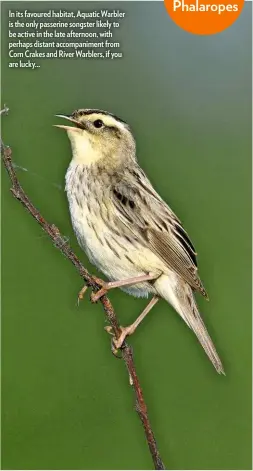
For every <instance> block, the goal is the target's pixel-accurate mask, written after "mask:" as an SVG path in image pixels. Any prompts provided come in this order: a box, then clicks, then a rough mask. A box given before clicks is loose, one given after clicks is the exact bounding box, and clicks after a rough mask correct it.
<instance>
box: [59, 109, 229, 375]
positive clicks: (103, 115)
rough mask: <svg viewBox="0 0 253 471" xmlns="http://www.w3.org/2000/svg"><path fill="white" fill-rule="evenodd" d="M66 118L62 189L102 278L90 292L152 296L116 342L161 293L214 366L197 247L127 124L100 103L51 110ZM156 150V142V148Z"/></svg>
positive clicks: (120, 342)
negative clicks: (144, 164)
mask: <svg viewBox="0 0 253 471" xmlns="http://www.w3.org/2000/svg"><path fill="white" fill-rule="evenodd" d="M55 116H56V117H58V118H62V119H65V120H67V121H68V123H67V124H56V125H55V126H56V127H58V128H61V129H63V130H65V131H66V132H67V136H68V138H69V141H70V147H71V151H72V159H71V162H70V164H69V167H68V169H67V172H66V176H65V190H66V193H67V199H68V204H69V211H70V217H71V221H72V226H73V230H74V232H75V235H76V238H77V240H78V243H79V245H80V246H81V248H82V249H83V251H84V252H85V253H86V255H87V256H88V258H89V260H90V262H91V263H92V264H93V265H95V266H96V267H97V268H98V269H99V270H100V271H101V272H102V273H103V274H104V275H105V276H106V278H107V280H108V281H106V282H104V284H103V286H102V288H101V289H100V290H99V291H98V292H97V293H93V301H97V300H98V299H99V298H100V297H101V296H102V295H104V294H106V293H107V292H108V291H109V290H110V289H113V288H121V289H122V290H123V291H125V292H126V293H128V294H130V295H133V296H135V297H143V298H148V297H149V296H150V295H151V296H152V298H151V300H150V301H149V303H148V304H147V306H146V308H145V309H144V311H143V312H142V313H141V314H140V315H139V316H138V318H137V319H136V320H135V322H134V323H132V324H131V325H130V326H128V327H121V335H120V336H119V338H118V339H114V344H115V347H116V348H117V349H119V348H121V347H122V345H123V343H124V341H125V338H126V337H127V336H128V335H131V334H133V332H134V331H135V330H136V328H137V326H138V325H139V324H140V323H141V322H142V320H143V319H144V318H145V317H146V315H147V314H148V313H149V312H150V310H151V309H152V308H153V307H154V306H155V305H156V304H157V302H158V301H159V300H161V299H164V300H165V301H167V303H169V304H170V305H171V306H172V307H173V308H174V310H175V311H176V312H177V313H178V314H179V316H180V317H181V318H182V319H183V320H184V322H185V323H186V324H187V325H188V327H189V328H190V329H191V330H192V331H193V332H194V334H195V335H196V337H197V339H198V341H199V343H200V344H201V345H202V347H203V349H204V351H205V352H206V354H207V356H208V358H209V359H210V361H211V362H212V364H213V366H214V367H215V369H216V371H217V372H218V373H219V374H221V373H222V374H225V372H224V368H223V365H222V362H221V360H220V357H219V355H218V353H217V351H216V348H215V346H214V344H213V342H212V340H211V337H210V336H209V334H208V331H207V329H206V327H205V324H204V322H203V320H202V318H201V315H200V313H199V309H198V306H197V303H196V300H195V293H196V292H199V293H201V294H202V295H203V296H204V298H206V299H208V295H207V292H206V290H205V288H204V285H203V284H202V281H201V279H200V277H199V274H198V264H197V253H196V251H195V248H194V246H193V244H192V242H191V240H190V238H189V236H188V234H187V232H186V231H185V229H184V228H183V226H182V223H181V221H180V220H179V219H178V217H177V216H176V215H175V213H174V212H173V211H172V209H171V208H170V207H169V206H168V205H167V203H166V202H165V201H164V200H163V199H162V198H161V197H160V195H159V194H158V193H157V192H156V190H155V189H154V187H153V185H152V183H151V181H150V180H149V178H148V177H147V176H146V174H145V172H144V170H143V169H142V168H141V166H140V165H139V163H138V161H137V155H136V141H135V138H134V135H133V133H132V131H131V128H130V126H129V124H128V123H127V122H126V121H124V120H122V119H121V118H119V117H117V116H116V115H115V114H113V113H110V112H108V111H104V110H100V109H88V108H87V109H86V108H83V109H77V110H75V111H74V112H73V113H71V114H70V115H62V114H59V115H55ZM154 152H155V149H154Z"/></svg>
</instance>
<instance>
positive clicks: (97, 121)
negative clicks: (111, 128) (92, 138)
mask: <svg viewBox="0 0 253 471" xmlns="http://www.w3.org/2000/svg"><path fill="white" fill-rule="evenodd" d="M93 124H94V126H95V128H102V126H103V124H104V123H103V121H102V120H101V119H96V121H94V123H93Z"/></svg>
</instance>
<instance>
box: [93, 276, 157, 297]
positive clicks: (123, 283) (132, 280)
mask: <svg viewBox="0 0 253 471" xmlns="http://www.w3.org/2000/svg"><path fill="white" fill-rule="evenodd" d="M159 276H160V275H159ZM156 278H157V275H153V274H152V273H149V274H148V275H141V276H136V277H134V278H126V279H125V280H120V281H109V282H108V283H104V286H103V288H101V289H100V290H99V291H97V293H92V294H91V300H92V302H93V303H95V302H96V301H98V300H99V299H100V298H101V296H104V294H106V293H107V291H109V289H112V288H120V287H122V286H129V285H135V284H137V283H142V282H143V281H151V280H155V279H156Z"/></svg>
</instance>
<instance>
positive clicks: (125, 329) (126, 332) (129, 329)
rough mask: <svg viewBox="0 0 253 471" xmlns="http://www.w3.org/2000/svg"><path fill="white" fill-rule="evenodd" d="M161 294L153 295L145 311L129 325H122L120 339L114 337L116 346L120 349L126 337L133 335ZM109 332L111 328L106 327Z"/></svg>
mask: <svg viewBox="0 0 253 471" xmlns="http://www.w3.org/2000/svg"><path fill="white" fill-rule="evenodd" d="M159 299H160V298H159V296H156V295H155V296H153V298H152V299H151V301H150V302H149V303H148V305H147V306H146V307H145V309H144V311H142V313H141V314H140V315H139V317H137V319H136V321H135V322H134V323H133V324H131V325H129V326H128V327H121V334H120V336H119V338H118V339H116V338H113V343H114V345H115V347H116V349H119V348H121V347H122V344H123V342H124V340H125V338H126V337H127V336H128V335H132V334H133V333H134V331H135V330H136V329H137V327H138V325H139V324H140V323H141V322H142V321H143V319H144V317H146V315H147V314H148V313H149V311H151V309H152V307H153V306H155V304H156V303H157V302H158V301H159ZM106 330H107V332H109V333H110V330H111V329H110V328H106Z"/></svg>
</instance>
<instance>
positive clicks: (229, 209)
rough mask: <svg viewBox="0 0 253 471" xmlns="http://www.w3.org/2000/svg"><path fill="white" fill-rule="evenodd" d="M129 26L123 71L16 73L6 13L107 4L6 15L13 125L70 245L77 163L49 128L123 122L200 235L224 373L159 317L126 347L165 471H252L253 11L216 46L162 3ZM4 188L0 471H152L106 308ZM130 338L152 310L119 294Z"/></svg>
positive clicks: (5, 94)
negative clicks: (64, 120) (112, 116)
mask: <svg viewBox="0 0 253 471" xmlns="http://www.w3.org/2000/svg"><path fill="white" fill-rule="evenodd" d="M100 7H103V8H105V7H106V8H110V9H113V8H116V9H117V8H120V9H121V10H123V11H126V12H127V17H126V20H125V21H124V23H123V24H122V27H121V29H120V31H119V37H120V38H122V43H123V49H124V53H125V57H124V59H123V60H118V61H97V60H92V61H91V60H89V61H88V60H82V59H80V60H72V61H69V60H66V61H61V60H57V61H56V60H48V61H43V62H41V68H40V69H36V70H35V71H32V70H30V69H29V70H24V69H19V70H11V69H9V68H8V56H7V20H8V9H9V8H11V9H13V10H15V9H16V8H18V9H19V10H22V9H26V8H30V9H32V10H36V11H43V10H45V11H46V10H47V9H48V8H55V9H56V8H58V9H59V8H62V9H69V10H71V9H73V10H76V9H78V8H81V9H82V10H83V11H85V10H87V11H90V10H91V9H94V3H93V4H92V3H88V2H87V3H86V2H85V3H84V2H83V3H81V4H80V3H75V2H68V3H65V2H56V3H54V2H51V3H50V4H49V3H46V2H44V3H43V5H42V3H39V2H36V3H31V2H29V5H28V4H26V3H23V2H18V3H15V2H9V3H8V2H3V3H2V105H3V103H7V104H8V106H9V107H10V113H9V116H8V117H6V118H4V120H3V123H2V128H3V129H2V130H3V137H4V141H5V143H7V144H9V145H10V146H11V147H12V150H13V159H14V161H15V163H16V164H17V165H19V166H21V167H24V168H26V169H28V170H29V171H28V172H25V171H21V170H19V171H18V175H19V177H20V180H21V182H22V185H23V187H24V188H25V190H26V191H27V193H28V195H29V196H30V198H31V199H32V201H33V202H34V204H35V205H36V206H37V207H38V208H39V209H40V211H41V212H42V214H43V215H44V216H45V217H46V218H47V219H48V220H49V221H50V222H54V223H55V224H56V225H57V226H58V227H59V228H60V230H61V231H62V232H63V234H64V235H65V236H66V237H68V238H69V239H70V243H71V245H72V247H73V248H74V249H75V251H76V252H77V254H78V255H79V256H80V258H81V259H82V261H83V263H84V264H85V266H87V267H88V269H89V270H90V271H91V272H92V273H96V271H95V269H94V267H92V266H91V265H90V264H89V263H88V261H87V258H86V256H85V255H84V254H83V253H82V252H81V250H80V249H79V247H78V245H77V242H76V240H75V237H74V234H73V231H72V228H71V224H70V219H69V214H68V207H67V202H66V196H65V194H64V191H63V189H61V190H60V189H59V188H58V187H57V185H60V186H61V187H62V188H63V187H64V175H65V171H66V168H67V166H68V163H69V159H70V148H69V143H68V141H67V137H66V136H65V135H64V133H63V132H60V131H59V130H58V129H56V128H53V127H52V124H54V123H56V122H57V118H54V117H53V115H54V114H57V113H70V112H71V111H73V110H74V109H76V108H78V107H91V108H102V109H106V110H109V111H112V112H114V113H116V114H118V115H119V116H121V117H122V118H123V119H124V120H126V121H128V122H129V123H130V124H131V126H132V129H133V131H134V133H135V136H136V138H137V147H138V155H139V161H140V163H141V165H142V166H143V168H144V169H145V171H146V172H147V174H148V176H149V177H150V178H151V180H152V182H153V183H154V185H155V186H156V188H157V189H158V191H159V192H160V194H161V195H162V197H163V198H164V199H165V200H166V201H168V202H169V204H170V205H171V207H172V208H173V209H174V211H175V212H176V213H177V214H178V216H179V217H180V218H181V220H182V221H183V223H184V226H185V228H186V229H187V231H188V232H189V233H190V235H191V238H192V239H193V241H194V243H195V245H196V247H197V251H198V254H199V265H200V274H201V277H202V279H203V281H204V284H205V286H206V288H207V290H208V292H209V296H210V302H209V303H207V302H205V300H204V299H200V298H198V301H199V306H200V309H201V311H202V312H203V317H204V320H205V321H206V324H207V326H208V329H209V331H210V334H211V335H212V337H213V339H214V341H215V343H216V345H217V349H218V351H219V352H220V355H221V358H222V359H223V362H224V366H225V370H226V373H227V376H226V377H220V376H218V375H217V374H216V372H215V370H214V369H213V367H212V365H211V364H210V363H209V361H208V359H207V357H206V356H205V354H204V352H203V351H202V349H201V347H200V345H199V344H198V342H197V341H196V339H195V337H194V335H193V334H192V333H191V332H190V331H189V329H188V328H187V327H186V326H185V325H184V323H183V322H182V321H181V319H180V318H179V317H178V316H177V315H176V314H175V312H174V311H173V309H172V308H171V307H169V306H168V305H166V304H165V302H161V304H159V305H158V306H156V307H155V308H154V311H153V312H152V313H151V314H150V315H149V316H148V318H147V319H146V320H145V322H144V323H143V324H142V326H141V327H140V329H139V330H138V331H137V332H136V334H135V335H134V336H133V337H132V338H131V340H130V342H131V344H132V345H133V347H134V352H135V359H136V365H137V371H138V373H139V377H140V380H141V383H142V386H143V390H144V393H145V398H146V401H147V404H148V408H149V414H150V419H151V422H152V425H153V429H154V432H155V436H156V438H157V442H158V446H159V449H160V452H161V455H162V458H163V460H164V462H165V464H166V467H167V469H251V5H250V3H247V4H246V5H245V7H244V10H243V12H242V14H241V16H240V17H239V19H238V21H237V22H236V23H235V24H234V25H233V26H232V27H231V28H230V29H228V30H227V31H225V32H223V33H222V34H218V35H215V36H208V37H201V36H193V35H190V34H188V33H186V32H184V31H182V30H181V29H179V28H178V27H177V26H176V25H174V24H173V23H172V21H171V20H170V18H169V17H168V15H167V13H166V11H165V8H164V6H163V3H161V2H158V3H156V2H136V3H130V2H124V3H117V2H113V3H107V2H103V4H99V3H96V7H95V8H96V9H99V8H100ZM9 187H10V182H9V180H8V178H7V175H6V173H5V171H3V172H2V468H4V469H151V468H152V462H151V459H150V456H149V452H148V449H147V445H146V443H145V439H144V435H143V431H142V427H141V425H140V423H139V420H138V417H137V415H136V413H135V412H134V401H133V395H132V392H131V389H130V387H129V384H128V376H127V373H126V370H125V368H124V364H123V362H121V361H117V360H116V359H115V358H114V357H113V356H112V355H111V353H110V338H109V336H108V335H107V334H106V333H105V332H104V326H105V317H104V313H103V310H102V307H101V306H100V305H94V306H91V304H90V302H89V297H88V296H87V297H86V299H85V300H84V301H83V302H82V304H81V305H80V307H79V308H77V307H76V297H77V293H78V291H79V289H80V288H81V286H82V282H81V279H80V278H79V276H78V274H77V273H76V272H75V270H74V268H73V267H72V265H71V264H70V263H69V262H68V261H67V260H66V259H65V258H64V257H63V256H62V255H61V254H60V253H59V251H57V250H56V249H55V248H54V247H53V245H52V244H51V242H50V241H49V240H48V238H47V236H46V235H45V234H44V233H43V232H42V230H41V229H40V227H39V226H38V225H37V224H36V223H35V222H34V221H33V219H32V218H31V217H30V216H29V215H28V214H27V213H26V212H25V211H24V209H23V208H22V207H21V205H20V204H19V203H18V202H17V201H15V200H14V199H13V197H12V196H11V194H10V193H9ZM110 298H111V300H112V301H113V304H114V307H115V309H116V311H117V313H118V315H119V318H120V321H121V323H122V324H123V325H126V324H128V323H129V322H131V321H133V320H134V319H135V317H136V316H137V315H138V314H139V313H140V311H141V309H142V308H143V307H144V305H145V300H140V299H134V298H132V297H130V296H128V295H126V294H124V293H123V292H120V291H115V292H112V293H111V294H110Z"/></svg>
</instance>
